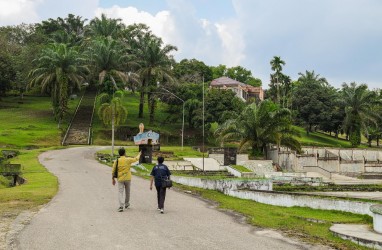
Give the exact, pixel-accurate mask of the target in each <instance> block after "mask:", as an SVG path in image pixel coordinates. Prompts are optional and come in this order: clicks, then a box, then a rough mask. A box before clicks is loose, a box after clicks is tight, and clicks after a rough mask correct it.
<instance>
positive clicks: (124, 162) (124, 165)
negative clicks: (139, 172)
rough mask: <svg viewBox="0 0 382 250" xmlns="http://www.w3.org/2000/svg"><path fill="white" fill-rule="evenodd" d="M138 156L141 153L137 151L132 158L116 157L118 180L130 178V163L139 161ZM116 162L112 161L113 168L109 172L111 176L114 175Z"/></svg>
mask: <svg viewBox="0 0 382 250" xmlns="http://www.w3.org/2000/svg"><path fill="white" fill-rule="evenodd" d="M140 156H141V154H140V153H139V154H138V155H137V156H136V157H134V158H131V157H126V156H121V157H119V158H118V159H117V160H118V181H120V182H122V181H129V180H131V171H130V168H131V164H132V163H134V162H137V161H139V157H140ZM116 163H117V161H114V164H113V170H112V172H111V174H112V176H114V172H115V167H116Z"/></svg>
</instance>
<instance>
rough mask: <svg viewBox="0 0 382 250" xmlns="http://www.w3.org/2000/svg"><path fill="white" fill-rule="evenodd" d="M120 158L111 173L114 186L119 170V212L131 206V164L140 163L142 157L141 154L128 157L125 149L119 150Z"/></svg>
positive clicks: (115, 162)
mask: <svg viewBox="0 0 382 250" xmlns="http://www.w3.org/2000/svg"><path fill="white" fill-rule="evenodd" d="M118 153H119V156H120V157H119V158H118V159H117V160H116V161H114V164H113V170H112V173H111V176H112V184H113V185H115V172H116V169H118V170H117V173H118V175H117V180H118V193H119V196H118V198H119V208H118V212H122V211H123V207H125V209H127V208H128V207H129V206H130V184H131V170H130V169H131V164H132V163H134V162H137V161H139V157H140V156H141V152H139V154H138V155H137V156H136V157H134V158H131V157H126V155H125V153H126V151H125V149H124V148H120V149H119V150H118Z"/></svg>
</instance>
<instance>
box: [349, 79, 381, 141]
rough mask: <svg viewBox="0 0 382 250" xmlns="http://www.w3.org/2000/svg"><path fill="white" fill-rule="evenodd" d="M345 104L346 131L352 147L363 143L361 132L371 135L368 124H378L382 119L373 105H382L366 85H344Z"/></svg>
mask: <svg viewBox="0 0 382 250" xmlns="http://www.w3.org/2000/svg"><path fill="white" fill-rule="evenodd" d="M342 94H343V103H344V105H345V114H346V116H345V121H344V127H345V131H347V134H348V135H349V140H350V142H351V144H352V146H358V145H359V144H360V143H361V131H364V133H365V134H366V135H367V137H368V135H369V132H368V126H367V125H368V123H372V124H377V121H378V119H380V118H381V117H380V116H379V115H378V113H375V112H374V111H373V105H375V104H377V105H378V104H379V105H380V104H381V99H378V98H377V94H376V93H375V92H374V91H369V90H368V87H367V85H366V84H360V85H357V84H356V83H354V82H352V83H350V85H348V84H346V83H344V84H342Z"/></svg>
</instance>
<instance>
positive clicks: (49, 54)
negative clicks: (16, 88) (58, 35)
mask: <svg viewBox="0 0 382 250" xmlns="http://www.w3.org/2000/svg"><path fill="white" fill-rule="evenodd" d="M36 63H37V65H38V66H37V68H36V69H34V70H32V71H31V72H30V77H31V81H30V86H34V85H39V86H41V92H47V93H49V94H50V95H51V98H52V105H53V112H54V114H55V117H56V119H57V120H58V127H60V124H61V121H62V119H63V117H64V115H65V113H66V112H67V108H68V96H69V87H70V86H72V87H74V88H78V89H79V88H80V85H81V83H82V82H83V81H84V75H85V74H86V73H87V72H88V67H87V66H86V65H85V59H84V58H83V57H81V56H80V54H79V53H78V51H77V50H76V49H75V48H71V47H67V45H65V44H52V45H51V46H50V47H48V48H47V49H44V50H43V51H42V53H41V56H40V57H39V58H37V59H36Z"/></svg>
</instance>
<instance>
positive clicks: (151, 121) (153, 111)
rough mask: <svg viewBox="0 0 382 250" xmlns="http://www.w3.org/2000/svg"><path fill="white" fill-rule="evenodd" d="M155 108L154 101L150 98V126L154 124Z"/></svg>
mask: <svg viewBox="0 0 382 250" xmlns="http://www.w3.org/2000/svg"><path fill="white" fill-rule="evenodd" d="M155 107H156V100H155V98H154V97H153V96H152V98H151V101H150V121H149V123H150V124H154V119H155Z"/></svg>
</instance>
